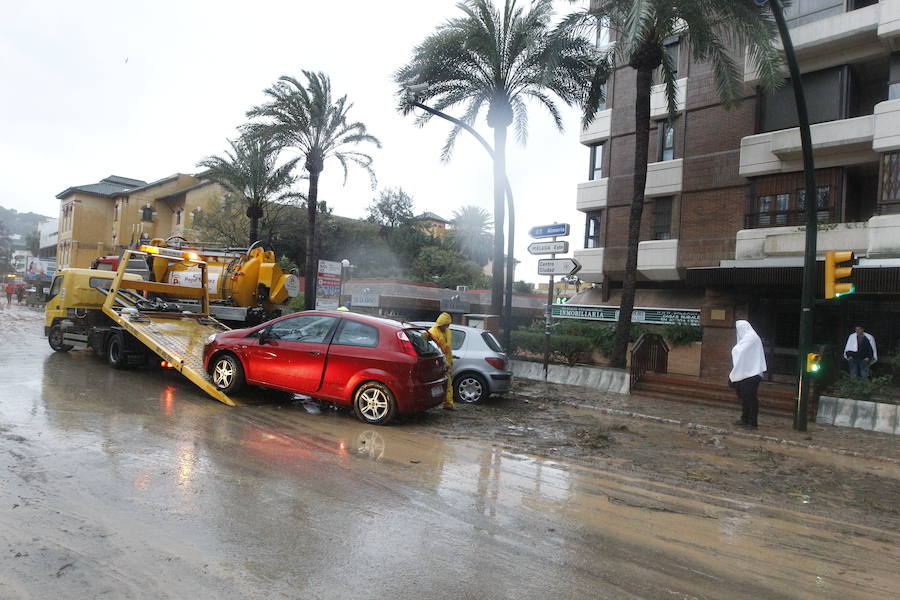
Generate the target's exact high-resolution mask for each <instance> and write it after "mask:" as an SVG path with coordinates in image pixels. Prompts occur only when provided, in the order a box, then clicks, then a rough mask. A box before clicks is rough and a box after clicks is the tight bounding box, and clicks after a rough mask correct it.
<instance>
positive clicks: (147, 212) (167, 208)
mask: <svg viewBox="0 0 900 600" xmlns="http://www.w3.org/2000/svg"><path fill="white" fill-rule="evenodd" d="M223 195H224V191H223V190H222V188H221V186H219V185H218V184H216V183H214V182H212V181H209V180H205V179H202V178H201V177H198V176H194V175H185V174H182V173H176V174H175V175H172V176H170V177H166V178H163V179H160V180H158V181H154V182H152V183H147V182H145V181H142V180H140V179H130V178H127V177H119V176H116V175H110V176H109V177H106V178H105V179H102V180H101V181H99V182H97V183H92V184H88V185H80V186H75V187H70V188H67V189H66V190H64V191H62V192H61V193H59V194H58V195H57V196H56V197H57V198H59V200H60V213H59V214H60V216H59V242H58V247H57V262H58V264H59V268H65V267H82V268H83V267H89V266H90V265H91V262H92V261H93V260H94V259H95V258H97V257H98V256H105V255H109V254H118V253H119V251H120V250H122V249H123V248H126V247H129V246H131V245H132V244H134V243H135V242H137V241H138V240H140V239H141V238H142V237H143V238H149V239H152V238H168V237H170V236H172V235H181V236H184V237H187V238H189V239H190V238H191V237H192V236H191V234H192V232H193V230H192V227H193V223H194V219H195V217H196V216H197V214H198V213H199V212H200V211H202V210H203V209H204V208H206V207H207V206H208V204H209V202H210V201H212V200H220V199H221V198H222V196H223Z"/></svg>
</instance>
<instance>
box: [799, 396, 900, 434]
mask: <svg viewBox="0 0 900 600" xmlns="http://www.w3.org/2000/svg"><path fill="white" fill-rule="evenodd" d="M816 423H826V424H828V425H835V426H837V427H855V428H857V429H868V430H869V431H880V432H881V433H893V434H895V435H900V406H898V405H896V404H884V403H881V402H867V401H865V400H851V399H849V398H834V397H831V396H822V397H820V398H819V410H818V412H817V413H816Z"/></svg>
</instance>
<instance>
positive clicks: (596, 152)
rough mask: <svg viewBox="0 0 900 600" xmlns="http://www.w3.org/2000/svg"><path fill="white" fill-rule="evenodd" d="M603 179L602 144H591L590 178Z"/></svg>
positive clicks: (594, 179) (593, 179) (592, 179)
mask: <svg viewBox="0 0 900 600" xmlns="http://www.w3.org/2000/svg"><path fill="white" fill-rule="evenodd" d="M598 179H603V144H596V145H594V146H591V172H590V180H591V181H597V180H598Z"/></svg>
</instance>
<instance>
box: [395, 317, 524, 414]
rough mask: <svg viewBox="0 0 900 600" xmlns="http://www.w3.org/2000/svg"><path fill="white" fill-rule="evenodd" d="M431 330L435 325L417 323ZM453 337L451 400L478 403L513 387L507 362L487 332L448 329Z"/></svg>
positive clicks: (467, 328)
mask: <svg viewBox="0 0 900 600" xmlns="http://www.w3.org/2000/svg"><path fill="white" fill-rule="evenodd" d="M413 324H414V325H420V326H422V327H431V326H432V325H433V324H434V323H425V322H416V323H413ZM450 331H451V332H452V333H453V345H452V349H453V367H452V369H451V375H452V376H453V396H454V398H455V399H456V400H458V401H460V402H481V401H482V400H484V399H485V398H487V397H488V396H490V395H491V394H504V393H506V392H508V391H509V388H510V386H511V385H512V371H511V370H509V359H508V358H507V356H506V354H505V353H504V352H503V348H502V347H501V346H500V342H499V341H497V338H496V337H494V334H492V333H491V332H490V331H486V330H484V329H478V328H476V327H465V326H463V325H450Z"/></svg>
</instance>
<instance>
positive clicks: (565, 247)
mask: <svg viewBox="0 0 900 600" xmlns="http://www.w3.org/2000/svg"><path fill="white" fill-rule="evenodd" d="M568 251H569V242H532V243H531V244H529V245H528V252H529V253H531V254H565V253H566V252H568Z"/></svg>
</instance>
